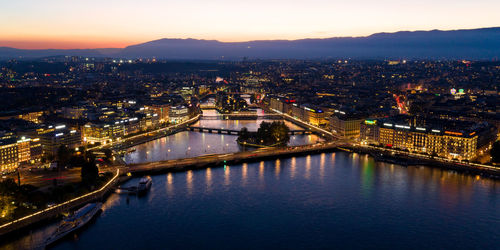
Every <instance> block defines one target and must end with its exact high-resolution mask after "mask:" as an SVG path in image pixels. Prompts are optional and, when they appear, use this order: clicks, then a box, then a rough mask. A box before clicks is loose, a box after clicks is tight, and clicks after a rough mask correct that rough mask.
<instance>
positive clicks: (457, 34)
mask: <svg viewBox="0 0 500 250" xmlns="http://www.w3.org/2000/svg"><path fill="white" fill-rule="evenodd" d="M62 55H68V56H85V57H116V58H152V57H155V58H159V59H180V60H189V59H194V60H221V59H223V60H240V59H243V58H248V59H328V58H354V59H398V58H406V59H464V58H466V59H484V60H492V59H495V60H497V59H499V58H500V27H494V28H481V29H468V30H449V31H441V30H431V31H400V32H395V33H376V34H373V35H370V36H365V37H334V38H324V39H300V40H259V41H248V42H220V41H216V40H198V39H167V38H165V39H159V40H154V41H150V42H146V43H142V44H137V45H131V46H128V47H125V48H108V49H67V50H63V49H41V50H32V49H16V48H10V47H0V58H3V59H8V58H37V57H47V56H62Z"/></svg>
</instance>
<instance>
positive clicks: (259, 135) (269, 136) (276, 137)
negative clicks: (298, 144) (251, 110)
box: [238, 121, 290, 146]
mask: <svg viewBox="0 0 500 250" xmlns="http://www.w3.org/2000/svg"><path fill="white" fill-rule="evenodd" d="M289 132H290V129H289V128H288V126H286V125H285V123H284V122H283V121H274V122H271V123H269V122H262V123H261V124H260V127H259V129H258V130H257V132H249V131H248V129H247V128H246V127H244V128H242V129H241V131H240V135H239V136H238V141H239V142H247V143H251V144H258V145H266V146H269V145H276V144H278V145H286V144H288V142H289V141H290V135H289Z"/></svg>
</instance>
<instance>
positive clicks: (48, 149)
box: [32, 125, 82, 156]
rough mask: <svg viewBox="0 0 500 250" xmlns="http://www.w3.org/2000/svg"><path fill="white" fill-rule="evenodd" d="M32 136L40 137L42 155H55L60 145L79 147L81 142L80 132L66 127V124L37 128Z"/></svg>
mask: <svg viewBox="0 0 500 250" xmlns="http://www.w3.org/2000/svg"><path fill="white" fill-rule="evenodd" d="M36 132H37V134H36V135H32V136H33V137H37V138H40V143H41V144H42V152H43V155H45V156H47V155H55V154H56V153H57V150H58V149H59V147H60V146H62V145H64V146H66V147H68V148H75V147H79V146H80V145H81V142H82V137H81V134H80V132H78V131H77V130H74V129H68V128H66V125H56V126H48V127H47V128H40V129H37V131H36Z"/></svg>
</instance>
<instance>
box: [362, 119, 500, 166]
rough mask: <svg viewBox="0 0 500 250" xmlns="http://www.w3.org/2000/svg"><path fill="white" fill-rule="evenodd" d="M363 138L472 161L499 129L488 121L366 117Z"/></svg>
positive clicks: (489, 143)
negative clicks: (372, 118)
mask: <svg viewBox="0 0 500 250" xmlns="http://www.w3.org/2000/svg"><path fill="white" fill-rule="evenodd" d="M360 133H361V138H360V139H361V141H362V142H365V143H376V144H380V145H382V146H385V147H390V148H394V149H399V150H404V151H409V152H416V153H425V154H429V155H435V156H440V157H444V158H450V159H459V160H473V159H474V158H475V157H476V156H477V155H478V151H479V150H483V149H485V148H489V147H490V145H491V144H492V143H493V142H494V141H495V140H496V133H497V131H496V128H495V127H494V126H492V125H489V124H487V123H472V122H462V121H460V122H458V121H450V120H437V119H429V120H421V121H417V120H416V119H415V118H414V117H393V118H386V119H378V120H365V122H364V123H363V124H362V125H361V132H360Z"/></svg>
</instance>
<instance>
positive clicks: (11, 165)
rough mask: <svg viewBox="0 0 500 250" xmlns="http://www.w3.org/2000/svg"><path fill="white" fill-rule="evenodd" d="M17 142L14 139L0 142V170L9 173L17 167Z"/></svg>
mask: <svg viewBox="0 0 500 250" xmlns="http://www.w3.org/2000/svg"><path fill="white" fill-rule="evenodd" d="M18 159H19V158H18V152H17V141H16V140H15V139H14V138H8V139H2V140H0V170H1V171H2V172H5V171H6V172H10V171H14V170H16V168H17V167H18V165H19V161H18Z"/></svg>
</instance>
